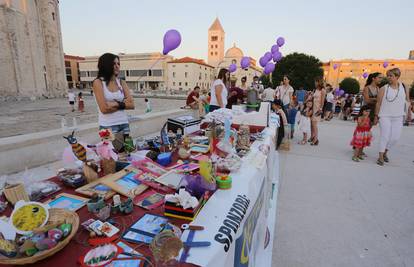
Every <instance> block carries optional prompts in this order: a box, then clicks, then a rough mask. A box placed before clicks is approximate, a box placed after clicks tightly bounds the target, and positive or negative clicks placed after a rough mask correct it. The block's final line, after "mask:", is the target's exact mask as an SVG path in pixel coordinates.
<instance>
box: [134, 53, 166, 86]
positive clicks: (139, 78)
mask: <svg viewBox="0 0 414 267" xmlns="http://www.w3.org/2000/svg"><path fill="white" fill-rule="evenodd" d="M161 59H162V56H161V57H159V58H158V59H157V60H156V61H155V62H154V64H152V66H151V67H150V68H149V70H152V68H153V67H154V66H155V64H157V63H158V62H159V61H160V60H161ZM145 74H146V73H145ZM142 77H144V74H142V75H141V76H139V77H138V80H137V81H139V80H141V78H142Z"/></svg>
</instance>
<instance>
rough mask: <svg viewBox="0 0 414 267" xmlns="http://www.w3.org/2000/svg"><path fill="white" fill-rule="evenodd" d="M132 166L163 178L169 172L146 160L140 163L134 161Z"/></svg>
mask: <svg viewBox="0 0 414 267" xmlns="http://www.w3.org/2000/svg"><path fill="white" fill-rule="evenodd" d="M132 165H133V166H134V167H136V168H139V169H141V170H143V171H146V172H151V173H152V174H154V175H156V176H157V177H158V176H161V175H163V174H165V173H166V172H167V170H165V169H164V168H163V167H162V166H160V165H158V164H157V163H155V162H153V161H151V160H149V159H145V160H140V161H133V162H132Z"/></svg>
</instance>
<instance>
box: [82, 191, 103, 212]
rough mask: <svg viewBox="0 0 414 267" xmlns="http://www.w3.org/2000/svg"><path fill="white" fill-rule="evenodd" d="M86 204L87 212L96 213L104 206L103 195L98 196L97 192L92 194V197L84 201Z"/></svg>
mask: <svg viewBox="0 0 414 267" xmlns="http://www.w3.org/2000/svg"><path fill="white" fill-rule="evenodd" d="M86 205H87V206H88V211H89V212H92V213H97V212H98V211H99V210H100V209H102V208H103V207H104V206H105V201H104V199H103V197H100V196H99V195H98V194H94V195H93V196H92V198H91V199H90V200H89V201H88V202H87V203H86Z"/></svg>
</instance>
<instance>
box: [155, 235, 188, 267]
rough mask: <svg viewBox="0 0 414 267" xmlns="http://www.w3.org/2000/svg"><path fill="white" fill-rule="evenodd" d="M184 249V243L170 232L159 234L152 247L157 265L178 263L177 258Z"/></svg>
mask: <svg viewBox="0 0 414 267" xmlns="http://www.w3.org/2000/svg"><path fill="white" fill-rule="evenodd" d="M182 248H183V242H182V241H181V240H180V238H179V237H177V236H176V235H175V234H174V232H172V231H170V230H164V231H162V232H161V233H159V234H157V235H156V236H155V237H154V239H153V240H152V242H151V245H150V249H151V251H152V254H153V255H154V258H155V260H156V262H157V265H162V264H173V263H176V262H177V261H176V260H175V258H176V257H177V256H178V254H179V252H180V250H181V249H182Z"/></svg>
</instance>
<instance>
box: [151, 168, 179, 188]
mask: <svg viewBox="0 0 414 267" xmlns="http://www.w3.org/2000/svg"><path fill="white" fill-rule="evenodd" d="M182 178H183V174H181V173H178V172H177V171H176V170H171V171H169V172H167V173H166V174H164V175H162V176H160V177H159V178H158V179H157V180H156V182H157V183H160V184H163V185H166V186H168V187H171V188H173V189H177V188H178V185H179V184H180V182H181V179H182Z"/></svg>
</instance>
